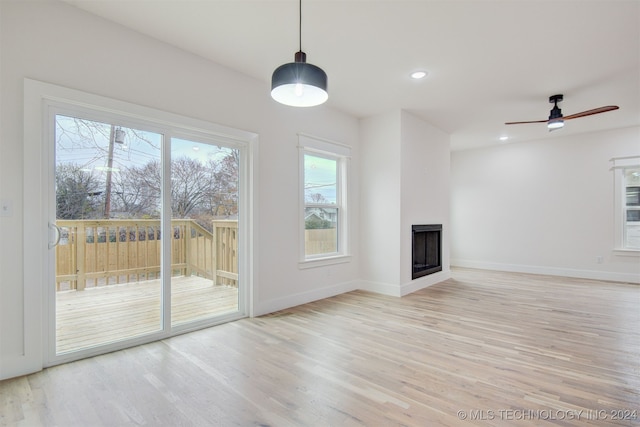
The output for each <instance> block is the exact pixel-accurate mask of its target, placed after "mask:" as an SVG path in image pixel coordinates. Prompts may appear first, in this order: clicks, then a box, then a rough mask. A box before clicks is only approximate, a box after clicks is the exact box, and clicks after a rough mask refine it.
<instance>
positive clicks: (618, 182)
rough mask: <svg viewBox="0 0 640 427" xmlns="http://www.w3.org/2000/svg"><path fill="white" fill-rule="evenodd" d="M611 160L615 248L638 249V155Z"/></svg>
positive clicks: (639, 223)
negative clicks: (613, 180) (613, 191)
mask: <svg viewBox="0 0 640 427" xmlns="http://www.w3.org/2000/svg"><path fill="white" fill-rule="evenodd" d="M611 160H612V162H613V163H614V166H613V168H612V169H613V171H614V176H615V210H614V211H615V223H616V242H615V245H616V249H619V250H623V251H640V157H638V156H633V157H624V158H616V159H611Z"/></svg>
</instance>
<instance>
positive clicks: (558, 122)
mask: <svg viewBox="0 0 640 427" xmlns="http://www.w3.org/2000/svg"><path fill="white" fill-rule="evenodd" d="M563 99H564V97H563V95H561V94H559V95H552V96H550V97H549V102H550V103H552V104H553V108H552V109H551V112H550V113H549V118H548V119H547V120H531V121H526V122H507V123H505V125H521V124H527V123H546V124H547V128H548V129H549V131H553V130H557V129H561V128H562V127H564V122H565V120H571V119H577V118H580V117H586V116H592V115H594V114H600V113H606V112H607V111H613V110H617V109H618V108H620V107H618V106H617V105H607V106H605V107H598V108H594V109H592V110H587V111H582V112H580V113H576V114H570V115H568V116H563V115H562V110H561V109H560V107H558V102H561V101H562V100H563Z"/></svg>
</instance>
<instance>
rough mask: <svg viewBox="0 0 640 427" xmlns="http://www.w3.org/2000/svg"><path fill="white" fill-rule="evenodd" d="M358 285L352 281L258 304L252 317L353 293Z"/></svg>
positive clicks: (357, 282)
mask: <svg viewBox="0 0 640 427" xmlns="http://www.w3.org/2000/svg"><path fill="white" fill-rule="evenodd" d="M359 284H360V282H359V281H356V280H354V281H350V282H344V283H338V284H336V285H332V286H328V287H326V288H321V289H314V290H313V291H309V292H300V293H297V294H293V295H287V296H286V297H282V298H274V299H271V300H267V301H264V302H261V303H258V304H256V305H255V306H254V307H253V316H262V315H265V314H268V313H273V312H275V311H278V310H284V309H286V308H291V307H295V306H297V305H302V304H306V303H309V302H313V301H318V300H321V299H325V298H330V297H334V296H336V295H340V294H344V293H346V292H351V291H355V290H357V289H359Z"/></svg>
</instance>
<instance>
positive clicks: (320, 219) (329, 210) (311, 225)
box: [299, 135, 350, 267]
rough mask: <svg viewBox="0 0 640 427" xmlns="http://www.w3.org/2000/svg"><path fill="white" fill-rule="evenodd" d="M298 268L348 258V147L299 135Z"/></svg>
mask: <svg viewBox="0 0 640 427" xmlns="http://www.w3.org/2000/svg"><path fill="white" fill-rule="evenodd" d="M299 141H300V146H299V147H300V176H301V179H300V199H301V209H300V212H301V213H300V215H301V221H300V222H301V236H302V237H301V239H300V242H301V251H300V252H301V256H300V260H301V266H303V267H308V266H313V265H315V264H317V263H318V262H319V263H321V264H322V263H326V262H342V261H346V260H348V259H347V254H348V252H347V223H348V222H347V203H346V200H347V194H346V190H347V171H348V159H349V155H350V148H349V147H347V146H345V145H342V144H338V143H334V142H329V141H326V140H321V139H317V138H313V137H309V136H306V135H300V137H299Z"/></svg>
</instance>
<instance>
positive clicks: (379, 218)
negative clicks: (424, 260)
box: [359, 111, 401, 290]
mask: <svg viewBox="0 0 640 427" xmlns="http://www.w3.org/2000/svg"><path fill="white" fill-rule="evenodd" d="M400 131H401V126H400V111H397V112H392V113H388V114H384V115H380V116H375V117H371V118H367V119H363V120H361V141H362V147H363V150H362V153H361V158H360V160H361V162H360V180H361V182H362V183H364V184H365V185H363V186H362V189H361V191H360V200H359V205H360V236H361V237H360V238H361V241H360V250H361V254H362V260H361V278H362V280H363V281H364V282H366V283H367V286H368V287H369V288H370V289H375V288H374V286H378V287H380V289H379V290H382V289H383V288H385V287H388V286H389V285H392V286H397V285H398V284H399V283H400V251H401V249H400V234H399V225H400V206H401V194H400V186H401V181H400V167H401V158H400V154H401V152H400V143H401V141H400Z"/></svg>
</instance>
